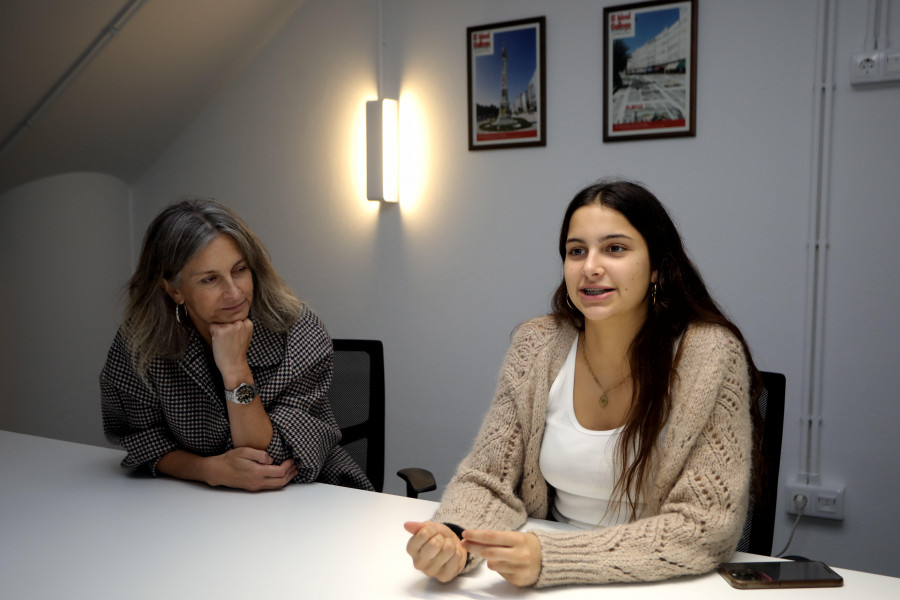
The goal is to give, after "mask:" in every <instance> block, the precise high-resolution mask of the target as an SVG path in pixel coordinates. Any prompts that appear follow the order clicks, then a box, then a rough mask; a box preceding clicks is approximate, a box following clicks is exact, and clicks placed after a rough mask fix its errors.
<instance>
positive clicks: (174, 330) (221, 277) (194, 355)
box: [100, 199, 372, 490]
mask: <svg viewBox="0 0 900 600" xmlns="http://www.w3.org/2000/svg"><path fill="white" fill-rule="evenodd" d="M128 292H129V302H128V306H127V308H126V310H125V315H124V319H123V323H122V326H121V327H120V329H119V331H118V333H117V334H116V337H115V339H114V341H113V343H112V347H111V348H110V350H109V356H108V358H107V361H106V364H105V366H104V367H103V370H102V372H101V374H100V389H101V393H102V411H103V427H104V431H105V433H106V436H107V439H109V441H110V442H112V443H115V444H118V445H120V446H123V447H124V448H125V449H126V450H127V451H128V454H127V455H126V456H125V459H124V460H123V461H122V466H123V467H125V468H128V469H146V470H149V471H150V472H151V473H153V474H154V475H157V474H160V473H162V474H165V475H169V476H171V477H176V478H179V479H188V480H195V481H202V482H206V483H208V484H209V485H212V486H219V485H223V486H228V487H233V488H242V489H247V490H262V489H277V488H281V487H283V486H284V485H286V484H287V483H289V482H292V481H293V482H297V483H301V482H310V481H321V482H325V483H332V484H337V485H344V486H350V487H356V488H362V489H372V486H371V484H370V483H369V481H368V479H366V476H365V474H364V473H363V472H362V470H361V469H360V468H359V466H358V465H356V463H354V462H353V460H352V459H351V458H350V457H349V455H348V454H347V453H346V452H344V450H343V449H342V448H341V447H340V446H338V442H339V441H340V438H341V434H340V430H339V429H338V426H337V423H336V422H335V419H334V415H333V413H332V410H331V407H330V405H329V404H328V400H327V392H328V387H329V385H330V383H331V375H332V354H333V350H332V345H331V339H330V337H329V336H328V332H327V331H326V330H325V327H324V325H323V324H322V322H321V321H320V320H319V318H318V317H317V316H316V315H315V314H314V313H313V312H312V311H311V310H310V309H309V308H308V307H307V306H305V305H304V304H303V303H302V302H301V301H300V300H299V299H297V297H296V296H295V295H294V294H293V293H292V292H291V290H290V289H289V288H288V287H287V285H286V284H285V283H284V281H283V280H282V279H281V277H280V276H279V275H278V273H277V272H276V271H275V269H274V267H273V266H272V264H271V262H270V260H269V257H268V254H267V252H266V250H265V247H264V246H263V244H262V243H261V242H260V240H259V239H258V238H257V237H256V236H255V235H254V234H253V232H251V231H250V229H249V228H248V227H247V225H246V224H245V223H244V222H243V221H242V220H241V219H240V218H239V217H237V215H235V214H234V213H232V212H231V211H230V210H228V209H227V208H225V207H224V206H222V205H221V204H218V203H217V202H215V201H212V200H207V199H188V200H184V201H181V202H178V203H176V204H174V205H172V206H170V207H168V208H166V209H165V210H163V211H162V213H160V214H159V215H158V216H157V217H156V219H155V220H154V221H153V222H152V223H151V224H150V227H149V228H148V229H147V233H146V235H145V237H144V242H143V247H142V250H141V256H140V260H139V263H138V267H137V270H136V271H135V273H134V275H133V276H132V277H131V280H130V281H129V284H128Z"/></svg>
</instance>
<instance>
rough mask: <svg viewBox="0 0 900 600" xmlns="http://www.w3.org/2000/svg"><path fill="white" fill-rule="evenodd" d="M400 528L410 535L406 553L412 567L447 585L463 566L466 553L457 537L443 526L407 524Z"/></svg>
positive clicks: (432, 522) (427, 523) (429, 522)
mask: <svg viewBox="0 0 900 600" xmlns="http://www.w3.org/2000/svg"><path fill="white" fill-rule="evenodd" d="M403 528H404V529H406V531H408V532H409V533H411V534H412V537H411V538H410V539H409V542H407V544H406V552H407V553H408V554H409V555H410V556H411V557H412V559H413V566H414V567H415V568H417V569H418V570H420V571H422V572H423V573H425V574H426V575H428V576H430V577H434V578H435V579H437V580H438V581H441V582H444V583H446V582H448V581H450V580H452V579H453V578H454V577H456V576H457V575H459V573H460V571H462V570H463V567H464V566H466V550H465V548H463V545H462V542H460V541H459V538H458V537H456V534H455V533H453V531H451V530H450V528H449V527H447V526H446V525H444V524H443V523H435V522H434V521H426V522H425V523H419V522H416V521H408V522H406V523H404V524H403Z"/></svg>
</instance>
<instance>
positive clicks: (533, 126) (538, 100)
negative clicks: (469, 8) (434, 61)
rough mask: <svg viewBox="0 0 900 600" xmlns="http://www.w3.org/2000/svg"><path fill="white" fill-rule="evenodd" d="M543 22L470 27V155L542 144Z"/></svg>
mask: <svg viewBox="0 0 900 600" xmlns="http://www.w3.org/2000/svg"><path fill="white" fill-rule="evenodd" d="M545 21H546V19H545V18H544V17H536V18H533V19H522V20H520V21H507V22H505V23H492V24H490V25H480V26H477V27H469V28H468V29H467V30H466V47H467V57H468V76H469V86H468V89H469V150H492V149H496V148H519V147H524V146H546V145H547V101H546V93H545V81H546V72H545V67H544V58H545V57H544V29H545Z"/></svg>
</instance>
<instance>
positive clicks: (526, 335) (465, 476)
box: [434, 321, 548, 572]
mask: <svg viewBox="0 0 900 600" xmlns="http://www.w3.org/2000/svg"><path fill="white" fill-rule="evenodd" d="M547 328H548V326H547V325H546V324H541V323H538V322H536V321H530V322H527V323H524V324H523V325H521V326H520V327H519V328H517V330H516V332H515V333H514V335H513V340H512V343H511V345H510V348H509V350H508V352H507V354H506V358H505V359H504V361H503V366H502V368H501V371H500V380H499V383H498V385H497V390H496V393H495V395H494V399H493V402H492V404H491V407H490V409H489V411H488V414H487V416H486V417H485V419H484V422H483V423H482V426H481V429H480V430H479V432H478V435H477V437H476V439H475V442H474V444H473V446H472V449H471V451H470V452H469V454H468V456H466V458H465V459H463V461H462V462H461V463H460V465H459V467H458V469H457V472H456V475H455V476H454V477H453V479H452V480H451V481H450V483H449V484H448V485H447V488H446V490H445V492H444V495H443V497H442V498H441V505H440V507H439V508H438V510H437V512H436V513H435V515H434V520H435V521H441V522H449V523H454V524H457V525H459V526H461V527H463V528H468V529H476V528H477V529H499V530H512V529H518V528H519V527H521V526H522V525H523V524H524V523H525V520H526V518H527V517H528V513H529V509H528V507H527V506H526V504H525V501H524V500H523V494H522V493H521V489H520V488H521V486H522V485H523V473H524V471H525V469H526V465H525V462H526V458H525V457H526V454H527V453H528V445H529V444H530V443H532V442H535V440H532V439H531V437H530V435H529V434H530V431H531V406H530V401H529V398H528V397H529V393H528V390H524V389H523V387H526V381H528V380H530V379H531V378H530V377H529V373H530V371H531V370H532V369H533V368H534V364H535V361H534V356H535V353H536V352H539V351H540V348H541V347H542V344H543V343H544V342H545V341H546V339H547V338H548V335H547V331H546V329H547ZM479 562H480V560H472V561H470V564H468V565H467V566H466V569H465V571H466V572H468V571H469V570H471V569H472V568H474V566H475V565H477V564H478V563H479Z"/></svg>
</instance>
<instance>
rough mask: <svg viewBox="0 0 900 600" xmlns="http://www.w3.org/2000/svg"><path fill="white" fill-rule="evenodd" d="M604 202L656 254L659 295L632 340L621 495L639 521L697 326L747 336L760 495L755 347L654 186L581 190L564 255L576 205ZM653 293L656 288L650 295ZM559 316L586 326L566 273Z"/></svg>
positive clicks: (612, 184) (617, 183)
mask: <svg viewBox="0 0 900 600" xmlns="http://www.w3.org/2000/svg"><path fill="white" fill-rule="evenodd" d="M591 204H600V205H603V206H606V207H608V208H612V209H613V210H616V211H618V212H620V213H621V214H622V215H623V216H624V217H625V218H626V219H628V222H629V223H631V224H632V225H633V226H634V228H635V229H637V230H638V231H639V232H640V234H641V235H642V236H644V240H645V241H646V242H647V248H648V250H649V253H650V265H651V269H652V270H655V271H656V272H657V281H656V286H655V291H654V292H653V295H654V298H653V300H652V301H649V302H648V310H647V320H646V321H645V322H644V325H643V327H641V329H640V331H639V332H638V333H637V335H636V336H635V338H634V341H633V342H632V344H631V349H630V355H629V363H630V366H631V374H632V376H633V381H634V382H635V386H634V397H633V399H632V404H631V410H630V411H629V413H628V416H627V418H626V423H625V426H624V428H623V430H622V434H621V436H620V444H619V448H618V450H617V454H618V459H619V463H620V467H621V473H622V476H621V477H619V478H617V481H618V483H617V484H616V489H615V491H614V499H619V500H625V501H627V502H628V505H629V507H630V509H631V516H632V518H636V517H637V506H638V504H639V503H640V502H642V501H643V500H644V498H645V491H646V487H647V483H648V481H649V477H650V474H651V470H652V461H653V454H654V450H655V446H656V441H657V439H658V438H659V435H660V433H661V432H662V429H663V427H664V426H665V424H666V421H667V420H668V417H669V412H670V409H671V397H670V395H669V390H670V389H671V386H672V384H673V381H674V378H675V377H676V372H675V365H676V364H677V361H678V357H677V356H676V357H675V359H674V360H673V358H672V356H673V349H674V347H675V344H676V341H677V340H678V338H679V337H680V336H681V335H682V334H684V333H685V331H687V328H688V326H689V325H690V324H692V323H709V324H715V325H720V326H722V327H725V328H726V329H728V330H729V331H730V332H731V333H733V334H734V336H735V337H736V338H737V339H738V340H740V342H741V344H742V345H743V347H744V353H745V355H746V357H747V364H748V365H749V369H750V381H751V390H750V400H751V402H750V404H751V415H752V418H753V435H754V444H753V463H754V469H753V472H754V485H753V495H754V496H755V497H757V498H758V496H759V483H760V482H761V476H762V473H761V472H760V469H761V468H762V464H763V461H762V457H761V454H760V440H761V436H762V426H761V425H762V417H761V416H760V412H759V407H758V404H757V400H758V398H759V394H760V393H761V392H762V388H763V386H762V377H761V376H760V374H759V371H758V370H757V369H756V366H755V365H754V363H753V359H752V356H751V354H750V349H749V348H748V346H747V342H746V341H745V340H744V336H743V335H742V334H741V332H740V330H739V329H738V328H737V326H736V325H735V324H734V323H732V322H731V321H730V320H729V319H728V318H727V317H725V315H724V314H723V313H722V311H721V309H720V308H719V307H718V305H717V304H716V303H715V301H714V300H713V299H712V297H711V296H710V295H709V292H708V291H707V289H706V285H705V284H704V283H703V279H702V278H701V277H700V274H699V273H698V272H697V269H696V267H694V264H693V263H692V262H691V260H690V258H688V256H687V254H686V253H685V251H684V246H683V244H682V242H681V236H680V235H679V234H678V230H677V229H676V228H675V224H674V223H673V222H672V219H671V217H669V213H668V212H667V211H666V209H665V207H663V205H662V204H661V203H660V201H659V200H658V199H657V198H656V196H654V195H653V194H652V193H650V191H648V190H647V189H646V188H645V187H643V186H642V185H640V184H637V183H633V182H630V181H622V180H601V181H598V182H596V183H594V184H592V185H590V186H588V187H586V188H584V189H583V190H581V191H580V192H578V194H576V195H575V197H574V198H573V199H572V201H571V202H570V203H569V206H568V208H567V209H566V213H565V216H564V218H563V222H562V227H561V229H560V233H559V256H560V258H562V260H563V261H565V258H566V240H567V238H568V234H569V223H570V222H571V220H572V215H573V214H574V213H575V211H576V210H578V209H579V208H581V207H583V206H588V205H591ZM648 293H649V292H648ZM552 308H553V315H554V316H555V317H556V318H557V320H558V321H561V322H564V321H568V322H569V323H571V324H572V325H574V326H575V327H576V328H577V329H579V330H581V331H583V330H584V325H585V323H584V315H583V314H582V313H581V312H580V311H579V310H578V309H577V308H575V307H574V305H573V304H572V303H571V302H570V301H569V298H568V292H567V289H566V281H565V278H563V281H562V283H560V285H559V287H558V288H557V290H556V292H555V293H554V295H553V300H552Z"/></svg>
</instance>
